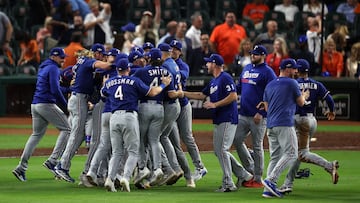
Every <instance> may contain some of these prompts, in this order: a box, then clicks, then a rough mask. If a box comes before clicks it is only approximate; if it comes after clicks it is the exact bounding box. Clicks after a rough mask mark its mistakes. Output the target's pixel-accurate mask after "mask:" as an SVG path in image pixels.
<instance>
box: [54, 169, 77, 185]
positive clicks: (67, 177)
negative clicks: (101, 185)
mask: <svg viewBox="0 0 360 203" xmlns="http://www.w3.org/2000/svg"><path fill="white" fill-rule="evenodd" d="M55 172H56V174H57V175H58V176H60V177H61V178H62V179H64V180H66V181H67V182H70V183H75V179H73V178H72V177H71V176H70V174H69V170H66V169H63V168H61V166H56V167H55Z"/></svg>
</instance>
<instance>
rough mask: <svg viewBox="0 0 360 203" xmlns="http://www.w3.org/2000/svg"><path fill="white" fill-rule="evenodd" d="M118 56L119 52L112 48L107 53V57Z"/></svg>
mask: <svg viewBox="0 0 360 203" xmlns="http://www.w3.org/2000/svg"><path fill="white" fill-rule="evenodd" d="M118 54H120V50H119V49H117V48H112V49H110V50H109V52H108V53H107V55H108V56H117V55H118Z"/></svg>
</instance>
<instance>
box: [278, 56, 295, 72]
mask: <svg viewBox="0 0 360 203" xmlns="http://www.w3.org/2000/svg"><path fill="white" fill-rule="evenodd" d="M298 67H299V65H297V64H296V61H295V60H294V59H292V58H287V59H283V60H282V61H281V62H280V69H281V70H283V69H286V68H294V69H297V68H298Z"/></svg>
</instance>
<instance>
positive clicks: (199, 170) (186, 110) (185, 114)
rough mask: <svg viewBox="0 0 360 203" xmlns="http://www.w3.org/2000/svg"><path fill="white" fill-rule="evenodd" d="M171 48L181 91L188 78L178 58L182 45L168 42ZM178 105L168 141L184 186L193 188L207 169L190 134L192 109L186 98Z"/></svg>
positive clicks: (187, 69)
mask: <svg viewBox="0 0 360 203" xmlns="http://www.w3.org/2000/svg"><path fill="white" fill-rule="evenodd" d="M170 46H171V47H172V52H171V57H172V58H173V59H174V60H175V62H176V64H177V65H178V66H179V69H180V74H181V86H182V88H183V90H184V89H185V86H186V80H187V78H188V77H189V66H188V65H187V64H186V63H185V62H184V61H183V60H182V59H181V58H180V56H181V53H182V52H181V50H182V43H181V42H180V41H177V40H173V41H171V42H170ZM179 103H180V107H181V108H180V114H179V117H178V119H177V120H176V123H174V127H173V130H172V134H171V135H170V140H171V142H172V144H173V146H174V149H175V152H176V155H177V157H178V160H179V163H180V165H181V168H182V169H183V171H184V177H185V179H186V186H187V187H192V188H195V187H196V185H195V182H194V180H199V179H201V178H202V177H203V176H204V175H205V174H206V173H207V169H206V168H205V167H204V164H203V162H202V161H201V158H200V153H199V149H198V147H197V145H196V143H195V140H194V137H193V134H192V108H191V104H190V103H189V100H188V98H186V97H183V98H179ZM180 138H181V140H182V141H183V143H184V144H185V145H186V147H187V149H188V152H189V154H190V156H191V158H192V160H193V163H194V165H195V173H194V175H193V176H191V174H190V168H189V164H188V162H187V159H186V157H185V154H184V152H183V151H182V149H181V146H180Z"/></svg>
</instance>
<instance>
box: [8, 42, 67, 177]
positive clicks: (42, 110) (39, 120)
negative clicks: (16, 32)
mask: <svg viewBox="0 0 360 203" xmlns="http://www.w3.org/2000/svg"><path fill="white" fill-rule="evenodd" d="M65 56H66V55H65V53H64V50H63V49H61V48H58V47H55V48H53V49H51V51H50V57H49V59H47V60H45V61H44V62H43V63H42V64H40V66H39V72H38V75H37V82H36V89H35V93H34V97H33V101H32V104H31V115H32V128H33V133H32V134H31V136H30V137H29V139H28V141H27V142H26V145H25V148H24V151H23V153H22V155H21V158H20V163H19V165H18V166H17V167H16V168H15V169H14V170H13V171H12V173H13V174H14V175H15V177H16V178H17V179H19V180H20V181H26V177H25V171H26V170H27V167H28V160H29V159H30V156H31V155H32V153H33V152H34V150H35V147H36V146H37V144H38V143H39V142H40V140H41V138H42V137H43V136H44V134H45V132H46V129H47V126H48V125H49V123H51V124H53V125H54V126H55V127H56V128H57V129H59V131H60V133H59V136H58V138H57V140H56V144H55V147H54V149H53V151H52V153H51V155H50V157H49V158H48V159H47V160H46V161H45V162H44V163H43V166H44V167H45V168H47V169H49V170H50V171H51V172H52V173H53V174H55V171H54V167H55V165H56V164H57V161H58V158H59V157H60V156H61V154H62V153H63V151H64V149H65V146H66V143H67V140H68V138H69V135H70V126H69V123H68V121H67V116H66V115H65V113H64V112H63V111H62V110H61V109H60V108H59V107H58V106H57V103H58V104H60V105H63V106H66V105H67V102H66V100H65V98H64V96H63V94H62V92H61V90H60V81H59V78H60V70H59V68H60V67H61V65H62V63H64V59H65Z"/></svg>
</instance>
